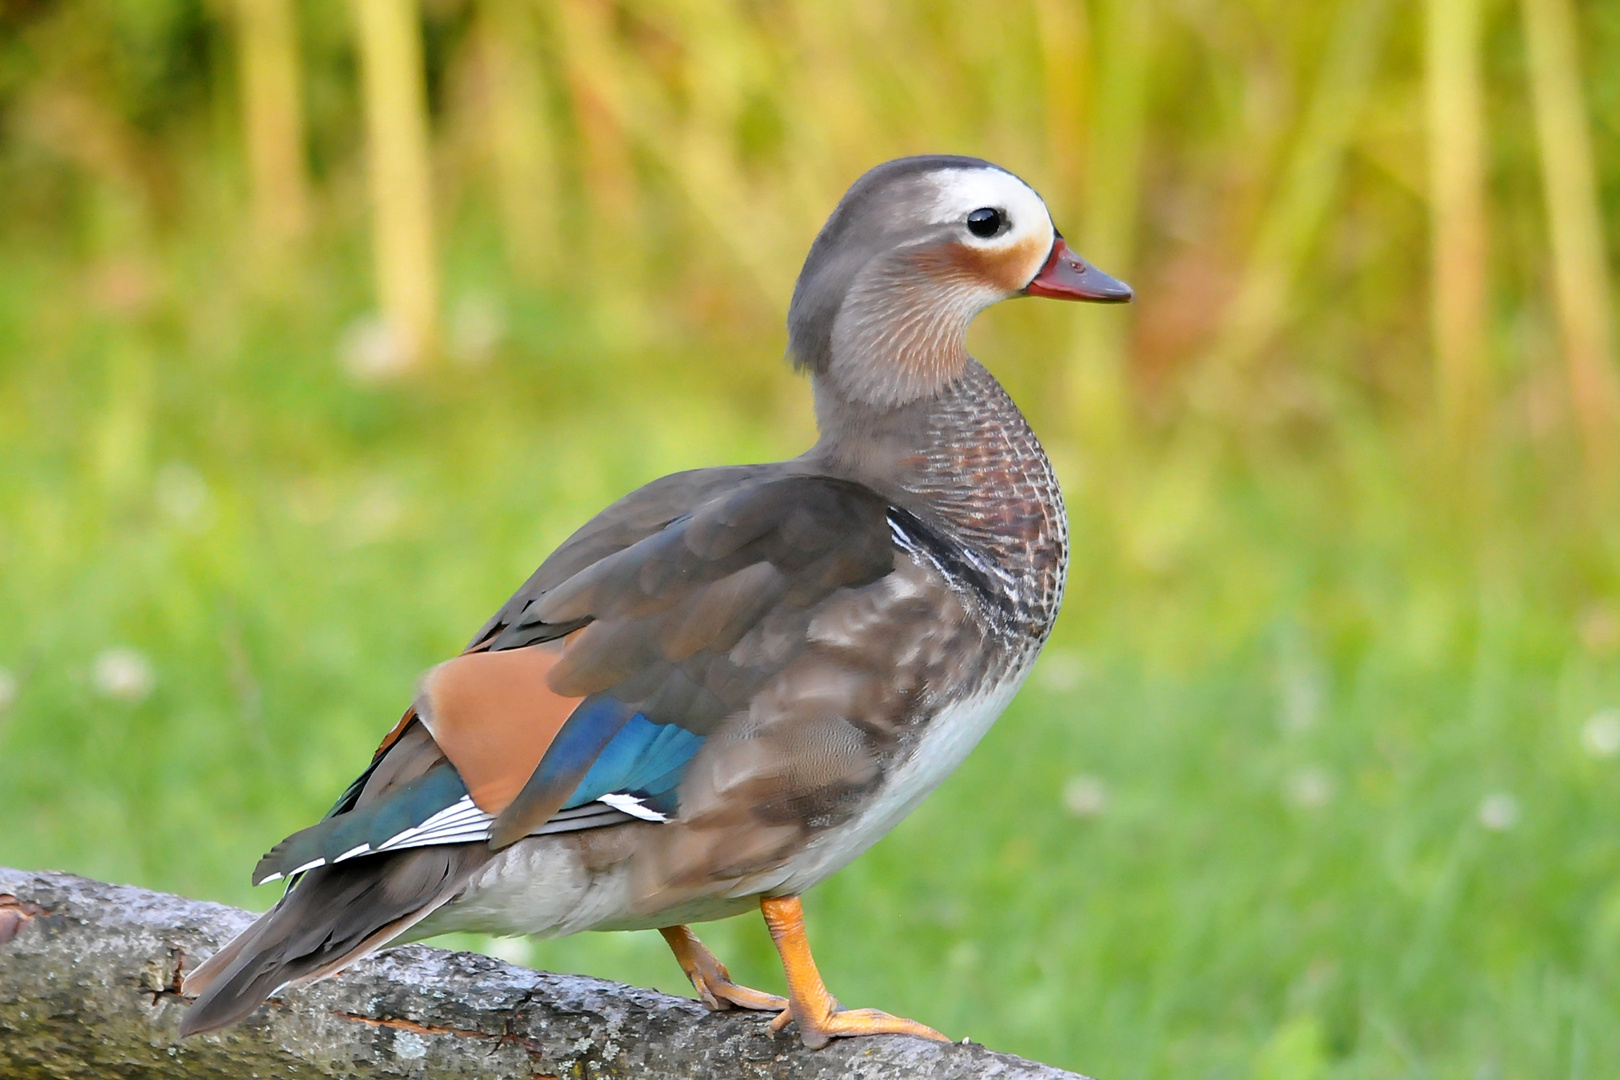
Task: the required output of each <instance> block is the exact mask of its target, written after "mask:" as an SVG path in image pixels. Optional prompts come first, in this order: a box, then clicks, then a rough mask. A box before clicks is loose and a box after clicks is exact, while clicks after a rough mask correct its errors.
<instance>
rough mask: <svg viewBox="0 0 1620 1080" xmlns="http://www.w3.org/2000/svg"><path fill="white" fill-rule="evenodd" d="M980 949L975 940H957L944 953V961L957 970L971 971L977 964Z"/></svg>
mask: <svg viewBox="0 0 1620 1080" xmlns="http://www.w3.org/2000/svg"><path fill="white" fill-rule="evenodd" d="M980 956H981V951H980V949H979V943H978V942H976V941H958V942H957V943H956V944H955V945H952V946H951V949H950V952H948V953H946V954H945V962H946V963H947V964H949V965H950V966H951V967H952V968H955V969H956V970H957V971H971V970H972V969H973V968H976V967H978V966H979V959H980Z"/></svg>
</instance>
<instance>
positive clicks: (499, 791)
mask: <svg viewBox="0 0 1620 1080" xmlns="http://www.w3.org/2000/svg"><path fill="white" fill-rule="evenodd" d="M1014 296H1046V297H1055V298H1058V299H1067V300H1095V301H1123V300H1129V299H1130V297H1131V290H1130V288H1129V287H1128V286H1126V285H1124V284H1122V283H1121V282H1119V281H1116V280H1114V279H1113V278H1111V277H1109V276H1108V275H1106V274H1104V273H1102V272H1101V271H1099V270H1097V269H1096V268H1094V267H1092V266H1090V265H1088V264H1087V263H1085V262H1083V261H1081V259H1080V258H1078V257H1077V256H1076V255H1075V254H1074V253H1073V252H1071V251H1070V250H1069V248H1068V246H1067V245H1066V244H1065V243H1064V241H1063V238H1062V236H1061V235H1060V234H1059V233H1058V232H1057V231H1056V229H1055V228H1054V227H1053V224H1052V219H1051V216H1050V214H1049V213H1048V212H1047V208H1046V205H1045V203H1044V202H1042V200H1041V198H1040V196H1039V195H1037V194H1036V193H1035V191H1034V190H1033V189H1032V188H1030V187H1029V185H1027V184H1025V183H1024V182H1023V181H1022V180H1020V179H1019V178H1018V177H1016V176H1014V175H1013V174H1012V173H1009V172H1007V171H1006V170H1004V169H1001V168H999V167H998V166H995V165H992V164H991V163H989V162H987V161H982V160H979V159H976V158H968V157H954V156H928V157H912V158H903V159H900V160H896V161H891V162H888V163H886V164H883V165H879V166H878V167H876V168H874V169H872V170H871V171H870V172H868V173H866V174H865V175H864V176H862V177H861V178H860V179H859V180H858V181H856V183H855V184H854V186H852V187H851V188H850V189H849V191H848V193H847V194H845V196H844V198H843V199H842V200H841V201H840V202H839V204H838V206H837V207H836V208H835V209H834V211H833V213H832V216H831V217H830V218H829V219H828V220H827V223H826V224H825V225H824V226H823V228H822V229H821V232H820V233H819V234H818V235H817V236H816V238H815V241H814V243H813V244H812V245H811V247H810V253H809V256H808V258H807V259H806V260H805V264H804V268H803V270H802V272H801V273H800V276H799V279H798V283H797V285H796V286H795V288H794V291H793V298H792V302H791V305H790V308H789V312H788V349H789V353H790V355H791V357H792V360H793V362H794V365H795V366H796V367H797V368H799V369H801V370H804V371H807V372H808V373H809V376H810V382H811V386H812V389H813V392H814V400H815V413H816V422H817V428H818V431H819V435H820V437H819V440H818V441H817V442H816V444H815V445H814V446H813V447H812V448H811V449H809V450H808V451H806V452H805V453H804V454H802V455H801V456H799V457H796V458H793V459H792V460H789V461H781V462H775V463H772V464H766V465H742V466H723V467H716V468H707V469H697V470H694V471H691V472H682V473H677V474H675V475H673V476H666V477H664V478H663V479H661V480H655V481H653V482H652V483H650V484H648V485H646V486H645V487H643V488H641V489H639V490H637V491H634V492H631V493H630V494H629V495H626V496H625V497H624V498H622V499H620V500H619V501H618V502H616V503H614V504H613V505H612V506H609V507H608V508H607V509H606V510H604V511H602V512H601V513H600V514H598V515H597V516H596V517H595V518H593V519H592V520H591V521H589V522H588V523H587V524H586V525H585V526H584V527H583V528H581V529H580V530H579V531H578V532H576V533H574V535H573V536H571V537H570V538H569V539H568V540H567V541H566V542H564V543H563V545H562V546H561V547H559V548H558V549H557V550H556V551H555V552H553V553H552V554H551V556H550V557H549V558H547V559H546V560H545V561H544V562H543V563H542V564H541V566H540V568H539V569H538V570H536V571H535V573H534V575H533V576H532V577H530V578H529V580H528V581H527V582H525V583H524V585H523V587H522V588H520V589H519V590H518V591H517V592H516V593H514V594H513V596H512V598H511V599H510V600H508V601H507V602H506V603H505V605H503V606H502V607H501V609H500V610H499V611H497V612H496V613H495V615H494V617H493V618H491V619H490V620H489V622H488V623H486V624H485V625H484V627H483V629H481V630H479V631H478V633H477V634H476V635H475V636H474V637H473V639H472V643H471V644H470V645H469V646H468V647H467V649H466V651H465V652H463V653H462V654H461V655H459V656H457V657H455V658H454V659H451V660H448V661H446V662H444V663H442V664H440V665H438V666H437V667H435V668H432V669H431V670H429V671H428V672H427V674H426V675H425V676H424V677H423V678H422V680H421V682H420V685H419V688H418V694H417V696H416V699H415V701H414V703H413V704H412V705H411V706H410V708H409V709H408V710H407V711H406V712H405V715H404V717H403V719H401V720H400V722H399V723H398V725H396V726H395V727H394V729H393V730H392V731H391V732H390V733H389V734H388V736H387V737H386V738H385V739H383V741H382V745H381V746H380V747H379V748H378V749H377V751H376V754H375V755H374V756H373V758H372V760H371V763H370V765H368V766H367V767H366V769H365V771H364V772H362V773H361V774H360V776H359V778H358V779H356V780H355V781H354V783H352V784H351V785H349V788H348V790H347V791H345V792H344V793H343V795H342V797H341V798H339V799H338V801H337V804H336V805H335V806H334V807H333V808H332V810H331V812H330V813H328V814H327V816H326V817H325V818H324V819H323V820H322V821H320V822H319V823H317V824H315V825H312V826H310V827H309V828H307V829H304V830H302V831H301V832H297V833H294V834H293V835H292V836H290V837H288V838H287V839H286V840H283V841H282V842H281V843H279V844H277V845H276V846H275V847H274V848H273V849H272V850H271V851H270V853H269V854H268V855H266V856H265V857H264V858H263V860H261V861H260V863H259V864H258V867H257V869H256V870H255V871H254V874H253V881H254V883H255V884H259V883H262V882H267V881H272V880H276V879H279V878H287V879H290V881H291V885H290V887H289V888H288V890H287V892H286V893H285V894H284V895H283V896H282V898H281V900H280V901H279V902H278V903H277V904H276V905H275V906H274V907H273V908H271V909H270V910H269V911H268V912H266V913H265V914H264V915H263V916H262V917H260V918H259V920H258V921H257V922H255V923H254V924H253V925H252V926H250V927H249V928H248V929H246V930H244V931H243V932H242V933H241V934H239V935H238V936H237V937H236V938H235V939H234V940H232V941H231V942H229V943H228V944H227V945H225V946H224V947H223V948H221V949H220V950H219V951H218V952H217V953H215V954H214V955H213V956H212V957H210V958H209V959H208V960H207V961H206V962H204V963H203V964H202V965H201V966H199V967H198V968H196V970H194V971H192V972H191V973H190V974H189V975H188V976H187V977H186V979H185V983H184V992H185V994H186V995H187V996H195V997H196V1001H195V1003H194V1004H193V1005H192V1006H191V1007H190V1009H189V1011H188V1013H187V1014H186V1016H185V1018H184V1020H183V1022H182V1024H181V1033H182V1034H184V1035H189V1034H194V1033H196V1032H202V1031H208V1030H210V1029H213V1028H218V1027H222V1026H224V1025H226V1024H230V1023H233V1022H235V1021H238V1020H241V1019H242V1018H244V1017H245V1016H247V1015H248V1013H249V1012H251V1011H252V1010H253V1009H254V1008H255V1007H256V1006H258V1005H259V1004H260V1003H261V1002H263V1001H264V1000H265V999H266V998H267V997H269V996H270V995H272V994H275V993H277V992H278V991H280V990H281V989H283V988H285V987H289V986H295V985H297V984H300V983H304V982H308V981H310V980H313V979H318V978H321V977H322V976H325V975H330V974H332V973H334V972H336V971H338V970H340V969H342V968H343V967H345V966H346V965H348V964H350V963H353V962H354V961H355V960H356V959H357V958H359V957H362V956H365V955H366V954H368V953H370V952H372V951H374V950H376V949H379V948H381V947H382V946H384V945H386V944H388V943H390V942H398V941H402V940H413V939H420V938H424V937H429V936H432V935H435V934H441V933H445V932H447V931H452V930H467V931H474V932H482V933H489V934H497V935H534V936H538V937H551V936H558V935H564V934H573V933H577V932H579V931H582V930H631V929H657V930H659V931H660V932H661V933H662V934H663V936H664V938H665V939H666V940H667V941H668V943H669V945H670V947H671V949H672V950H673V951H674V954H675V957H676V959H677V960H678V961H679V963H680V965H681V968H682V969H683V970H684V971H685V973H686V975H687V977H688V978H689V979H690V980H691V982H692V985H693V987H694V988H695V989H696V991H697V992H698V995H699V996H700V997H701V998H702V1000H703V1001H704V1002H705V1003H706V1004H707V1005H708V1006H709V1007H711V1008H714V1009H726V1008H732V1007H740V1008H744V1009H760V1010H765V1011H768V1012H772V1013H775V1014H776V1015H775V1017H774V1018H773V1020H772V1021H771V1025H772V1028H773V1030H781V1029H783V1028H785V1027H786V1026H787V1025H788V1024H789V1023H793V1022H796V1023H797V1024H798V1030H799V1034H800V1037H801V1038H802V1039H803V1041H804V1042H805V1043H806V1044H808V1045H809V1046H811V1047H819V1046H822V1045H825V1044H826V1043H827V1042H828V1041H829V1040H830V1039H831V1038H833V1037H835V1036H845V1035H862V1034H871V1033H879V1032H899V1033H906V1034H912V1035H919V1036H924V1037H929V1038H941V1037H942V1036H940V1035H939V1034H938V1033H937V1032H934V1031H933V1030H931V1029H929V1028H927V1027H925V1026H923V1025H922V1024H920V1023H917V1022H915V1021H912V1020H906V1019H901V1018H899V1017H895V1016H890V1015H888V1014H887V1013H882V1012H878V1011H877V1010H874V1009H851V1010H845V1009H843V1008H842V1007H841V1006H840V1005H839V1004H838V1002H837V1001H836V1000H835V999H834V998H833V997H832V995H831V994H829V993H828V991H827V989H826V987H825V985H824V984H823V983H822V980H821V977H820V975H819V974H818V973H817V970H816V965H815V961H814V959H813V958H812V956H811V953H810V948H809V945H808V943H807V941H806V938H805V930H804V919H803V915H802V912H801V909H800V904H799V897H800V895H801V894H802V893H803V892H804V891H805V890H807V889H809V888H810V887H811V886H813V885H815V884H816V883H817V882H819V881H821V880H823V879H824V878H826V877H827V876H828V875H830V874H832V873H833V872H835V871H836V870H838V869H839V868H841V867H843V866H844V865H846V864H847V863H849V862H850V860H852V859H854V858H855V857H856V856H857V855H859V854H861V853H862V852H863V851H865V850H866V849H867V848H869V847H871V846H872V845H873V844H874V843H875V842H876V841H877V840H878V839H879V838H880V837H882V836H883V835H884V834H885V833H887V832H888V831H889V830H890V829H891V828H893V827H894V826H895V824H896V823H897V822H899V821H900V820H901V819H902V818H904V817H905V816H906V814H907V813H908V812H910V811H911V810H912V809H913V808H914V807H915V806H916V805H917V804H918V803H919V802H921V801H922V799H923V798H924V797H925V796H927V795H928V793H929V792H931V791H932V790H933V789H934V788H935V787H937V786H938V785H939V783H940V782H941V781H942V780H944V779H945V777H947V776H948V775H950V773H951V772H952V771H953V770H954V769H955V768H956V767H957V766H958V765H959V764H961V762H962V760H963V758H964V757H966V756H967V754H968V752H969V751H970V750H971V749H972V748H973V746H974V744H976V743H977V742H978V741H979V739H980V737H982V736H983V735H984V733H985V732H986V730H987V729H988V728H989V727H990V725H991V723H992V722H993V721H994V720H995V719H996V717H997V715H998V714H1000V713H1001V711H1002V709H1003V708H1004V707H1005V706H1006V705H1007V703H1008V702H1009V701H1010V700H1011V699H1012V697H1013V695H1014V694H1015V693H1016V692H1017V690H1018V688H1019V685H1020V684H1021V683H1022V682H1023V680H1024V677H1025V675H1027V674H1028V672H1029V670H1030V668H1031V666H1032V665H1033V663H1034V661H1035V657H1036V655H1037V654H1038V653H1039V652H1040V650H1041V647H1042V645H1043V644H1044V643H1045V641H1046V638H1047V635H1048V634H1049V632H1050V631H1051V629H1052V624H1053V620H1054V619H1055V617H1056V615H1057V611H1058V605H1059V603H1060V601H1061V600H1062V597H1063V584H1064V572H1065V566H1066V562H1067V557H1068V550H1067V529H1068V524H1067V518H1066V516H1065V512H1064V507H1063V499H1062V495H1061V493H1060V492H1059V490H1058V484H1057V480H1056V478H1055V477H1054V476H1053V473H1052V467H1051V464H1050V462H1049V461H1048V460H1047V457H1046V454H1045V453H1044V452H1043V451H1042V449H1041V444H1040V443H1039V442H1038V441H1037V440H1036V438H1035V435H1034V433H1033V432H1032V431H1031V430H1030V427H1029V425H1028V424H1027V423H1026V422H1025V420H1024V417H1023V415H1022V414H1021V413H1020V412H1019V410H1018V408H1017V406H1016V405H1014V404H1013V402H1012V399H1011V398H1009V397H1008V395H1007V393H1006V391H1005V390H1003V389H1002V387H1001V385H1000V384H999V383H998V382H997V381H996V380H995V378H994V377H993V376H992V375H991V374H990V373H989V372H988V371H986V370H985V368H983V367H981V366H980V365H979V364H978V363H977V362H976V361H975V360H974V359H973V358H972V357H970V356H969V355H968V353H967V349H966V345H965V342H964V337H965V334H966V331H967V327H968V324H969V322H970V321H971V320H972V319H973V317H974V316H975V315H976V314H978V313H979V312H980V311H982V310H983V309H984V308H986V307H988V306H990V305H991V304H994V303H995V302H997V301H998V300H1004V299H1007V298H1009V297H1014ZM755 906H757V907H758V908H759V909H760V910H761V912H762V914H763V915H764V918H765V922H766V924H767V926H768V928H769V930H770V933H771V937H772V939H773V940H774V942H775V944H776V948H777V950H778V952H779V953H780V955H781V960H782V964H783V967H784V969H785V973H786V976H787V991H788V992H787V996H786V997H785V998H783V997H780V996H777V995H775V994H769V993H764V992H761V991H758V990H752V989H749V988H748V987H745V986H740V985H737V984H736V983H734V982H732V980H731V978H730V976H729V974H728V973H727V971H726V968H725V967H724V966H723V965H722V964H721V962H720V961H719V960H718V959H717V958H716V957H715V956H714V955H713V954H712V953H710V952H709V951H708V950H707V949H706V948H705V947H704V946H703V944H702V942H701V941H699V940H698V938H697V936H696V935H695V934H693V932H692V931H691V929H690V928H689V924H691V923H694V922H701V921H704V920H710V919H719V918H724V917H727V916H731V915H736V914H738V913H740V912H743V911H745V910H747V909H751V908H753V907H755Z"/></svg>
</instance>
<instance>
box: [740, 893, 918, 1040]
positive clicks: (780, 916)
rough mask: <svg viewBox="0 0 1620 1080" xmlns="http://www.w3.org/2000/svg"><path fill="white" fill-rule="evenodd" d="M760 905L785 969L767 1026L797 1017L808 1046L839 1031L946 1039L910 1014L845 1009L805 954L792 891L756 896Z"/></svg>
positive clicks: (799, 908) (801, 918) (799, 910)
mask: <svg viewBox="0 0 1620 1080" xmlns="http://www.w3.org/2000/svg"><path fill="white" fill-rule="evenodd" d="M759 910H760V911H761V912H762V913H763V914H764V916H765V925H766V926H768V927H769V928H770V931H771V940H772V941H774V942H776V951H777V952H778V953H779V954H781V957H782V968H783V970H784V971H786V972H787V982H788V1002H789V1004H788V1007H787V1009H786V1010H785V1011H784V1012H783V1013H782V1014H781V1015H780V1016H778V1017H777V1018H776V1019H775V1020H772V1021H771V1030H772V1031H781V1030H782V1029H783V1028H785V1027H787V1026H788V1023H789V1022H790V1021H793V1020H797V1021H798V1022H799V1038H801V1039H803V1040H804V1045H806V1046H808V1047H809V1048H810V1049H812V1050H819V1049H820V1048H821V1047H823V1046H826V1045H827V1044H828V1043H829V1042H831V1041H832V1040H833V1039H834V1038H837V1037H838V1036H841V1035H918V1036H921V1037H922V1038H924V1039H938V1040H939V1041H940V1042H949V1041H950V1040H949V1039H947V1038H945V1036H943V1035H941V1034H940V1033H939V1032H937V1031H935V1030H934V1029H933V1028H931V1027H925V1026H924V1025H922V1024H919V1023H917V1021H915V1020H906V1019H903V1018H901V1017H898V1016H890V1015H889V1014H888V1013H886V1012H879V1011H878V1010H876V1009H844V1008H842V1007H841V1006H840V1005H839V1004H838V1002H837V1000H836V999H834V998H833V996H832V995H831V994H829V993H828V992H827V985H826V984H825V983H823V982H822V981H821V973H820V972H819V971H817V970H816V960H815V957H813V956H811V955H810V942H809V940H807V939H806V938H805V936H804V908H803V907H802V906H800V904H799V898H798V897H797V896H783V897H769V896H767V897H761V898H760V901H759Z"/></svg>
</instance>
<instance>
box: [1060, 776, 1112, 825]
mask: <svg viewBox="0 0 1620 1080" xmlns="http://www.w3.org/2000/svg"><path fill="white" fill-rule="evenodd" d="M1063 805H1064V807H1065V808H1066V809H1067V810H1068V811H1069V813H1071V814H1073V815H1074V816H1075V817H1082V818H1084V817H1096V816H1097V815H1098V814H1100V813H1102V812H1103V811H1104V810H1106V809H1108V787H1107V785H1106V784H1104V783H1103V782H1102V781H1101V780H1099V779H1098V778H1097V777H1095V776H1076V777H1073V778H1072V779H1070V781H1069V782H1068V783H1067V784H1064V785H1063Z"/></svg>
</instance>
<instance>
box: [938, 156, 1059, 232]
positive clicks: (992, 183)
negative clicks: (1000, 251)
mask: <svg viewBox="0 0 1620 1080" xmlns="http://www.w3.org/2000/svg"><path fill="white" fill-rule="evenodd" d="M928 180H929V182H930V183H931V184H933V186H934V189H935V191H936V192H937V196H936V198H935V201H934V203H933V205H932V206H930V207H929V210H928V212H929V219H930V220H931V221H932V222H933V223H934V224H936V225H946V224H962V223H965V222H966V221H967V217H968V215H969V214H971V213H973V211H975V210H978V209H980V208H982V207H989V208H990V209H992V210H999V211H1000V212H1001V213H1002V214H1003V215H1005V217H1006V219H1007V221H1008V222H1009V223H1010V224H1011V227H1010V228H1009V229H1007V231H1006V232H1003V233H999V234H998V235H996V236H992V237H988V238H985V239H980V238H978V237H973V236H971V234H966V233H965V235H967V236H968V239H969V241H970V242H972V243H976V244H979V245H982V246H985V247H1015V246H1018V245H1020V244H1023V243H1026V242H1028V241H1029V240H1030V239H1032V238H1034V239H1038V240H1040V241H1042V242H1044V243H1047V244H1050V242H1051V239H1052V236H1053V229H1052V215H1051V214H1050V213H1049V212H1048V211H1047V209H1046V203H1044V202H1043V201H1041V197H1040V196H1039V195H1037V194H1035V191H1034V189H1033V188H1031V187H1030V186H1029V185H1028V184H1026V183H1024V182H1023V181H1022V180H1020V179H1018V177H1016V176H1014V175H1013V174H1012V173H1009V172H1002V171H1001V170H1000V169H984V168H980V169H941V170H940V171H938V172H935V173H930V174H929V176H928Z"/></svg>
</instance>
